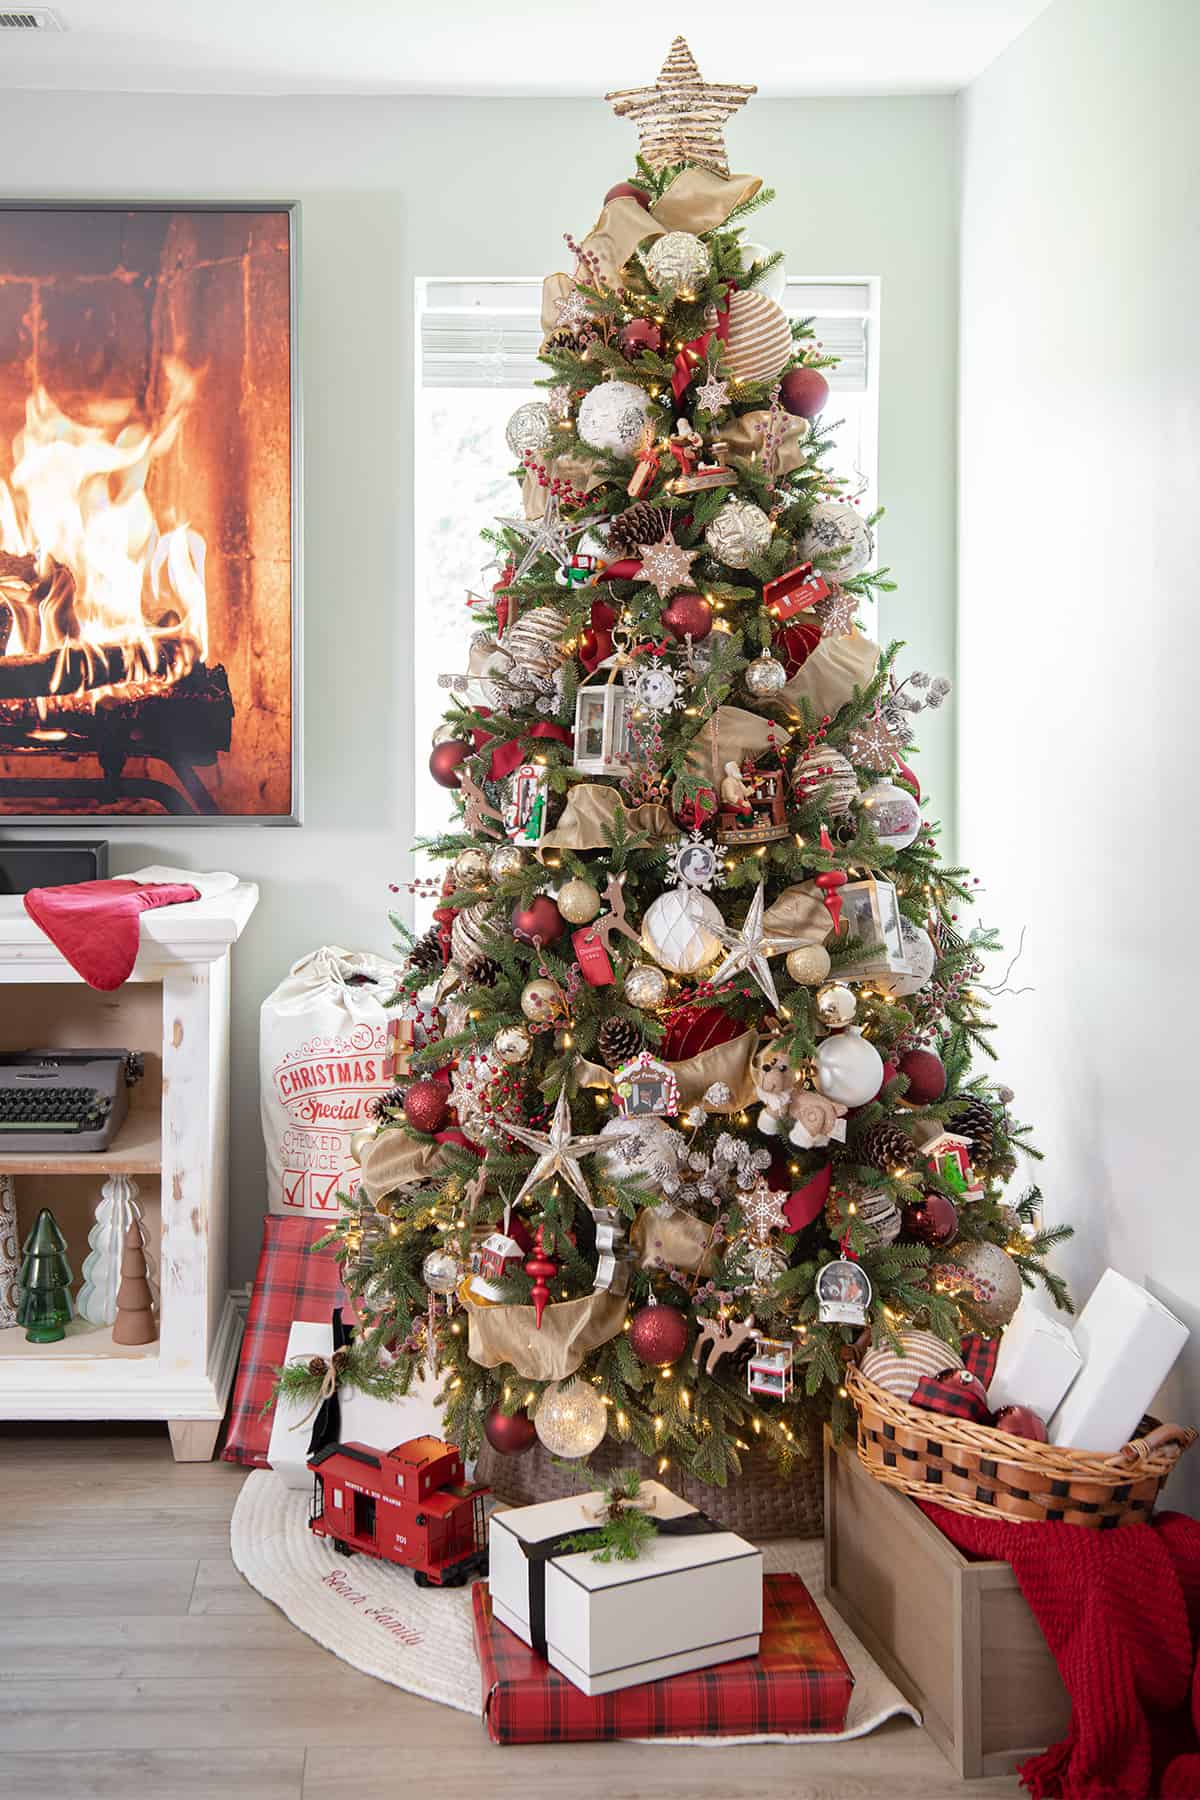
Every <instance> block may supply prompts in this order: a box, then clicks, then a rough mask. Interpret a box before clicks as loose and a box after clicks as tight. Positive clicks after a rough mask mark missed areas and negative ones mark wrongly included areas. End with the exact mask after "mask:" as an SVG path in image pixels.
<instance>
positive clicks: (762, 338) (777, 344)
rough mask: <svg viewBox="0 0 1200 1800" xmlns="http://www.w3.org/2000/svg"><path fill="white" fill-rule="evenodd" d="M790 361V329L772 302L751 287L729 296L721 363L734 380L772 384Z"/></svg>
mask: <svg viewBox="0 0 1200 1800" xmlns="http://www.w3.org/2000/svg"><path fill="white" fill-rule="evenodd" d="M791 359H792V328H791V326H790V325H789V324H788V320H787V314H786V313H785V312H784V310H783V308H782V307H781V306H779V305H777V304H776V302H775V301H774V300H770V299H768V297H767V295H766V294H762V293H759V292H757V291H756V290H755V289H754V288H746V289H744V290H743V289H741V288H738V289H735V290H734V292H733V293H732V294H730V296H729V336H728V338H727V339H726V341H725V363H726V367H727V368H729V369H730V370H732V372H733V377H734V380H735V381H774V379H775V377H776V376H777V375H778V374H780V373H781V372H782V370H784V369H785V368H786V367H787V365H788V363H789V362H790V361H791Z"/></svg>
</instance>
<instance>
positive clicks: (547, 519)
mask: <svg viewBox="0 0 1200 1800" xmlns="http://www.w3.org/2000/svg"><path fill="white" fill-rule="evenodd" d="M496 522H497V524H499V525H505V526H507V528H508V529H509V531H515V532H516V534H517V536H518V537H519V538H523V539H524V540H525V554H524V555H523V556H522V558H521V560H520V562H519V563H518V564H517V568H516V573H515V574H514V575H513V577H512V579H513V580H514V581H520V580H521V578H522V576H524V575H527V574H528V573H529V570H530V569H531V568H532V567H533V565H534V563H535V562H536V561H537V559H538V557H539V556H549V557H552V558H553V559H554V561H555V562H556V563H557V564H558V566H559V568H560V569H565V568H566V566H567V564H568V563H569V562H570V560H571V539H572V538H575V537H582V536H583V534H584V532H585V531H586V530H587V525H586V524H585V525H568V524H566V523H565V521H564V520H563V518H562V517H561V515H560V513H559V504H558V495H557V494H551V495H550V496H549V497H548V499H547V501H546V510H545V512H544V513H543V514H542V516H541V518H540V519H513V518H501V519H498V520H497V521H496Z"/></svg>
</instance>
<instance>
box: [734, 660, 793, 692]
mask: <svg viewBox="0 0 1200 1800" xmlns="http://www.w3.org/2000/svg"><path fill="white" fill-rule="evenodd" d="M742 679H743V681H744V682H745V683H746V692H747V693H748V694H750V695H752V696H753V698H754V699H755V700H770V699H772V698H773V697H774V696H775V695H776V694H778V693H780V692H781V690H782V689H783V688H784V687H786V685H787V670H786V669H785V668H784V666H783V664H782V663H781V662H776V660H775V658H774V657H773V656H756V657H755V658H754V661H753V662H751V663H747V665H746V671H745V674H744V675H743V677H742Z"/></svg>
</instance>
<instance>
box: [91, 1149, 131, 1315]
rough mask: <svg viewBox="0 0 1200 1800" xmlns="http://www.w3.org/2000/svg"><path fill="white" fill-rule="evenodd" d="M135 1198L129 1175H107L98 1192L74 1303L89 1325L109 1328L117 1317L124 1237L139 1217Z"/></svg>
mask: <svg viewBox="0 0 1200 1800" xmlns="http://www.w3.org/2000/svg"><path fill="white" fill-rule="evenodd" d="M137 1197H138V1185H137V1182H136V1181H134V1180H133V1179H132V1177H131V1176H129V1175H110V1176H109V1177H108V1178H107V1180H106V1181H105V1182H104V1185H103V1186H102V1187H101V1189H100V1204H99V1205H98V1206H97V1208H96V1223H95V1224H94V1225H93V1226H92V1229H91V1230H90V1231H89V1232H88V1244H89V1246H90V1248H89V1250H88V1254H87V1255H86V1256H85V1257H84V1259H83V1268H82V1269H81V1270H80V1273H81V1275H82V1276H83V1284H82V1286H81V1287H80V1289H79V1293H78V1296H77V1297H76V1301H75V1308H76V1311H77V1312H78V1314H79V1316H80V1318H81V1319H90V1320H91V1322H92V1324H93V1325H111V1324H112V1323H113V1320H114V1319H115V1318H116V1316H117V1290H118V1288H119V1287H120V1285H121V1260H122V1252H123V1249H124V1244H125V1237H126V1234H127V1232H128V1230H129V1227H130V1225H131V1224H135V1223H137V1222H138V1221H139V1220H140V1219H141V1216H142V1214H141V1209H140V1207H139V1206H138V1203H137Z"/></svg>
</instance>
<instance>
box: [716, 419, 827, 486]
mask: <svg viewBox="0 0 1200 1800" xmlns="http://www.w3.org/2000/svg"><path fill="white" fill-rule="evenodd" d="M770 423H771V415H770V413H769V412H767V411H766V410H765V409H764V410H762V411H759V412H747V413H741V414H740V415H739V416H738V417H737V418H736V419H730V420H729V422H728V423H727V424H725V425H722V427H721V442H722V443H723V444H724V446H725V449H726V453H727V454H728V455H729V456H747V457H758V458H760V459H761V457H762V448H763V439H764V438H765V437H766V434H767V427H768V426H769V425H770ZM808 433H809V424H808V420H807V419H793V420H791V421H790V423H789V424H788V427H787V430H786V431H785V432H784V434H783V436H782V437H781V438H780V440H779V442H778V443H777V444H776V446H775V473H776V474H777V475H787V474H789V473H790V472H791V471H792V470H793V469H798V468H799V467H800V464H801V463H802V462H803V461H804V442H805V439H806V438H807V437H808Z"/></svg>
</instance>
